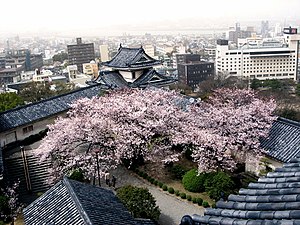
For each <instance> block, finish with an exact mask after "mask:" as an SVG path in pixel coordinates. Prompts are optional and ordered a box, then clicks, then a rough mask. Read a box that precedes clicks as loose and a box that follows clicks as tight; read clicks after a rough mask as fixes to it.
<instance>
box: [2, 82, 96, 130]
mask: <svg viewBox="0 0 300 225" xmlns="http://www.w3.org/2000/svg"><path fill="white" fill-rule="evenodd" d="M99 92H100V87H99V86H98V85H94V86H89V87H85V88H81V89H78V90H75V91H73V92H70V93H67V94H63V95H59V96H55V97H52V98H49V99H45V100H43V101H39V102H35V103H32V104H28V105H25V106H22V107H19V108H15V109H11V110H8V111H4V112H2V113H0V132H4V131H7V130H10V129H14V128H16V127H19V126H24V125H26V124H29V123H34V122H35V121H38V120H40V119H44V118H47V117H51V116H55V115H57V114H59V113H62V112H64V111H66V110H68V109H69V108H70V106H69V105H70V104H71V103H72V102H73V101H75V100H77V99H80V98H84V97H87V98H91V97H93V96H97V95H98V94H99Z"/></svg>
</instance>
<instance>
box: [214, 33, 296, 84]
mask: <svg viewBox="0 0 300 225" xmlns="http://www.w3.org/2000/svg"><path fill="white" fill-rule="evenodd" d="M299 41H300V35H299V34H297V29H296V28H291V27H289V28H285V29H284V31H283V36H282V37H281V38H277V39H263V38H261V37H251V38H246V39H238V42H237V45H236V46H230V44H229V41H228V40H221V39H220V40H218V41H217V50H216V72H217V73H227V74H228V75H229V76H237V77H241V78H250V79H254V78H256V79H259V80H266V79H293V80H295V81H296V80H297V77H298V70H297V68H298V59H299Z"/></svg>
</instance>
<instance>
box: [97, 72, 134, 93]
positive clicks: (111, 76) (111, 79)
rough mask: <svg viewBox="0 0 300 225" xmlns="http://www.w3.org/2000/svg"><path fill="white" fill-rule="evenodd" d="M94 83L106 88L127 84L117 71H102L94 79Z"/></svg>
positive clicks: (116, 87) (122, 86)
mask: <svg viewBox="0 0 300 225" xmlns="http://www.w3.org/2000/svg"><path fill="white" fill-rule="evenodd" d="M95 82H96V83H99V84H102V85H105V86H106V87H107V88H111V89H118V88H127V87H129V84H128V83H127V81H126V80H125V79H124V78H123V76H122V75H121V74H120V73H119V72H117V71H103V72H101V73H100V75H99V76H98V77H97V79H96V80H95Z"/></svg>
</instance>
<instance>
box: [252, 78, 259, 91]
mask: <svg viewBox="0 0 300 225" xmlns="http://www.w3.org/2000/svg"><path fill="white" fill-rule="evenodd" d="M260 86H261V82H260V81H259V80H258V79H253V80H251V84H250V87H251V88H252V89H253V90H257V89H258V88H259V87H260Z"/></svg>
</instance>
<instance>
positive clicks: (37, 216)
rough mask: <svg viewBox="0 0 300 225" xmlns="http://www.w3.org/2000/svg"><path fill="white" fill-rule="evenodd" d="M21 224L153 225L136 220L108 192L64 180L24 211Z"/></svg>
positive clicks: (149, 222)
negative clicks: (23, 222)
mask: <svg viewBox="0 0 300 225" xmlns="http://www.w3.org/2000/svg"><path fill="white" fill-rule="evenodd" d="M23 212H24V221H25V224H26V225H29V224H30V225H31V224H45V225H49V224H55V225H65V224H66V225H70V224H72V225H73V224H74V225H77V224H78V225H81V224H83V225H98V224H105V225H124V224H126V225H143V224H144V225H147V224H148V225H154V224H155V223H154V222H152V221H150V220H143V219H138V220H135V219H134V218H133V217H132V216H131V214H130V213H129V212H128V211H127V210H126V208H125V207H124V206H123V204H122V203H121V202H120V201H119V200H118V198H117V197H116V196H115V195H114V193H113V192H112V191H110V190H107V189H104V188H101V187H96V186H93V185H90V184H85V183H81V182H78V181H74V180H69V179H67V178H64V179H63V180H62V181H60V182H58V183H57V184H56V185H55V186H53V187H52V188H51V189H50V190H48V191H47V192H46V193H45V194H44V195H42V196H41V197H40V198H38V199H37V200H36V201H34V202H33V203H31V204H30V205H29V206H27V207H26V208H25V209H24V211H23Z"/></svg>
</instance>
